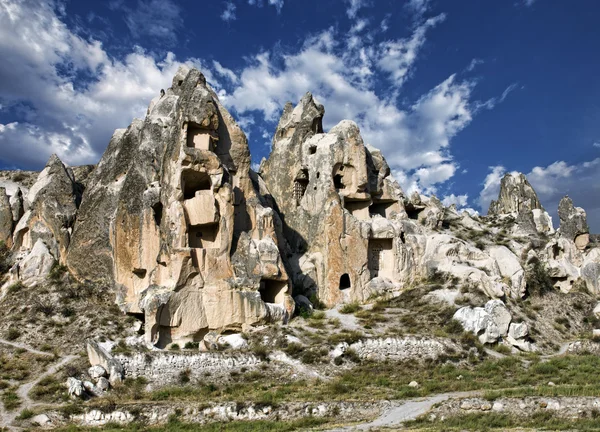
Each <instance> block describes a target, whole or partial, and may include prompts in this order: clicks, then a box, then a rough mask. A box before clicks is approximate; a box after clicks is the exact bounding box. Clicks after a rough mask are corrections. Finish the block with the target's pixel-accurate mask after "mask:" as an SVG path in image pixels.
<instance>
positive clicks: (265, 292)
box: [259, 279, 288, 305]
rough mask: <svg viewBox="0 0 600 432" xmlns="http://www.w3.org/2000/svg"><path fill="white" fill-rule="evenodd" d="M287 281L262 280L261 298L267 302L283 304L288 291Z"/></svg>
mask: <svg viewBox="0 0 600 432" xmlns="http://www.w3.org/2000/svg"><path fill="white" fill-rule="evenodd" d="M287 286H288V285H287V282H286V281H277V280H272V279H263V280H261V281H260V288H259V292H260V298H261V299H262V301H264V302H265V303H273V304H280V305H282V304H283V303H284V300H285V293H286V291H287Z"/></svg>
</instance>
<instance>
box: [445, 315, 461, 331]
mask: <svg viewBox="0 0 600 432" xmlns="http://www.w3.org/2000/svg"><path fill="white" fill-rule="evenodd" d="M444 329H445V330H446V332H447V333H449V334H456V335H459V334H462V332H463V331H464V328H463V326H462V324H461V323H460V321H457V320H455V319H451V320H450V321H448V324H446V326H445V327H444Z"/></svg>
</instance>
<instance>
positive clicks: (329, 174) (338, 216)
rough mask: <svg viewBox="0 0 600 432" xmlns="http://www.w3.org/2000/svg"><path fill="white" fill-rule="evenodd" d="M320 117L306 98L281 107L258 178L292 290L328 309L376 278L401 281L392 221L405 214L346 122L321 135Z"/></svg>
mask: <svg viewBox="0 0 600 432" xmlns="http://www.w3.org/2000/svg"><path fill="white" fill-rule="evenodd" d="M323 115H324V109H323V107H322V106H321V105H319V104H318V103H317V102H316V101H315V100H314V98H313V97H312V95H310V94H307V95H305V96H304V97H303V98H302V100H301V101H300V103H299V104H298V106H296V107H295V108H293V107H292V105H291V104H288V105H286V107H285V109H284V112H283V115H282V117H281V120H280V122H279V125H278V127H277V131H276V132H275V136H274V138H273V148H272V152H271V155H270V156H269V159H268V160H266V161H263V163H262V164H261V171H260V174H261V177H262V179H264V182H265V184H266V186H267V188H268V190H269V191H270V193H271V197H272V199H273V200H274V202H275V204H276V207H277V209H278V211H279V213H280V215H281V218H282V220H283V222H284V224H283V229H284V238H285V239H286V240H287V242H286V243H285V244H283V245H281V249H282V250H284V259H285V262H286V266H287V268H288V269H289V272H290V274H291V277H292V280H293V283H294V287H296V289H297V291H298V294H306V295H311V294H317V295H318V297H319V299H320V300H321V301H322V302H324V303H325V304H328V305H334V304H336V303H339V302H342V301H350V300H358V301H363V300H365V299H366V298H368V297H369V295H370V294H372V293H370V292H369V290H368V289H367V284H368V282H369V281H370V280H371V279H373V278H375V277H386V278H388V279H402V278H403V276H402V275H401V273H402V269H401V268H399V266H398V261H399V259H398V257H399V256H400V255H401V254H402V252H401V246H400V244H401V243H402V240H401V235H400V233H401V232H402V227H401V225H400V223H399V222H398V220H397V218H398V217H401V216H402V215H404V216H405V215H406V213H405V211H404V205H403V193H402V190H401V189H400V186H399V185H398V183H396V181H395V180H394V179H393V177H391V175H390V169H389V166H388V165H387V163H386V162H385V159H384V158H383V156H382V155H381V153H380V152H379V151H378V150H376V149H373V148H368V147H366V146H365V145H364V143H363V140H362V138H361V136H360V131H359V129H358V127H357V126H356V124H355V123H353V122H351V121H343V122H341V123H339V124H338V125H337V126H335V127H333V128H332V129H331V130H330V131H329V132H328V133H323V129H322V126H321V124H322V118H323ZM283 167H285V168H283Z"/></svg>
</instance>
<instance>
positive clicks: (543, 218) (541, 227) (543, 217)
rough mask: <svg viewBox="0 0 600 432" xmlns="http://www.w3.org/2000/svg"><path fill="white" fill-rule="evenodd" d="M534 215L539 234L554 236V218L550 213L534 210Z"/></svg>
mask: <svg viewBox="0 0 600 432" xmlns="http://www.w3.org/2000/svg"><path fill="white" fill-rule="evenodd" d="M532 213H533V220H534V222H535V227H536V229H537V232H539V233H542V234H547V235H552V234H554V232H555V231H554V225H553V224H552V217H551V216H550V215H549V214H548V212H545V211H543V210H542V209H533V210H532Z"/></svg>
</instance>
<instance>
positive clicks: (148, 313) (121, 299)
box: [0, 67, 600, 370]
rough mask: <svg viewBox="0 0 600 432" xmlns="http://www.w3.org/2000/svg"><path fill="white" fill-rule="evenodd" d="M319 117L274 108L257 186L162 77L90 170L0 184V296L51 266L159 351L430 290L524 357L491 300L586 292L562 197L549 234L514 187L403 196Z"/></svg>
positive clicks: (213, 119) (578, 227)
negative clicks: (538, 276) (481, 200)
mask: <svg viewBox="0 0 600 432" xmlns="http://www.w3.org/2000/svg"><path fill="white" fill-rule="evenodd" d="M324 115H325V109H324V108H323V106H321V105H319V104H318V103H317V102H316V101H315V99H314V98H313V97H312V95H311V94H306V95H305V96H304V97H303V98H302V100H301V101H300V103H299V104H298V105H297V106H296V107H294V106H292V105H291V104H287V105H286V106H285V108H284V110H283V114H282V117H281V120H280V122H279V124H278V127H277V130H276V132H275V135H274V137H273V148H272V151H271V154H270V156H269V158H268V159H266V160H263V162H262V163H261V168H260V174H257V173H255V172H253V171H252V170H251V169H250V153H249V149H248V142H247V139H246V136H245V135H244V133H243V131H242V130H241V129H240V127H239V126H238V125H237V124H236V123H235V121H234V120H233V118H232V116H231V115H230V114H229V113H228V112H227V110H226V109H225V108H224V107H223V106H222V105H221V103H220V102H219V100H218V98H217V96H216V94H215V93H214V92H213V90H212V89H211V88H210V87H209V86H208V85H207V84H206V80H205V78H204V76H203V75H202V74H201V73H200V72H199V71H198V70H196V69H188V68H185V67H183V68H180V69H179V70H178V72H177V74H176V76H175V77H174V79H173V83H172V87H171V88H169V89H168V90H167V91H165V92H164V93H161V94H160V96H157V97H156V98H155V99H154V100H152V102H151V103H150V106H149V108H148V111H147V115H146V117H145V119H144V120H139V119H136V120H134V121H133V122H132V124H131V125H130V126H129V127H128V128H127V129H122V130H117V131H115V133H114V135H113V137H112V139H111V141H110V143H109V145H108V148H107V150H106V152H105V154H104V155H103V157H102V159H101V161H100V162H99V164H98V165H97V166H96V167H95V168H93V167H89V166H86V167H76V168H70V167H67V166H66V165H64V164H63V163H62V162H61V161H60V160H59V159H58V158H57V157H56V156H53V157H52V158H51V159H50V161H49V162H48V164H47V166H46V167H45V169H44V170H43V171H42V172H41V173H40V174H39V175H38V176H37V179H36V180H35V181H34V180H33V178H32V177H33V176H32V175H30V174H27V175H25V176H23V175H22V174H21V173H13V174H7V173H1V172H0V240H1V241H4V242H5V244H6V245H8V246H10V247H12V260H13V263H14V265H13V267H12V269H11V271H10V275H9V277H8V278H7V280H6V282H5V283H4V287H7V286H8V285H9V284H11V283H14V282H16V281H22V282H23V283H24V284H25V285H28V286H31V285H33V284H36V283H38V282H40V281H42V280H43V278H44V277H45V276H46V275H47V274H48V273H49V272H50V270H51V268H52V267H53V266H54V265H55V264H56V263H61V264H63V265H66V266H68V268H69V270H70V272H71V273H72V275H74V276H75V277H76V278H77V279H79V280H80V281H91V282H99V283H100V282H101V283H103V284H104V285H103V286H106V289H110V290H114V293H115V296H116V302H117V304H118V305H119V306H120V307H121V309H122V310H123V311H124V312H127V313H129V314H132V315H134V316H136V317H138V318H140V319H141V320H143V321H144V327H143V328H144V330H143V331H144V334H145V341H146V342H147V343H148V344H152V345H155V346H157V347H159V348H163V347H166V346H168V345H169V344H171V343H179V344H181V343H186V342H192V341H193V342H203V344H201V346H204V347H205V348H206V347H208V348H210V347H212V346H217V345H218V343H217V341H218V340H219V339H220V338H222V336H221V335H222V334H223V333H226V332H228V331H230V330H232V331H240V330H242V329H246V328H248V326H253V325H259V324H263V323H269V322H286V320H287V319H288V318H289V317H290V316H291V314H292V313H293V312H294V307H295V306H294V300H293V299H292V295H293V296H295V298H296V302H297V303H298V305H299V309H302V310H305V311H310V310H311V309H312V307H313V305H312V304H311V300H313V301H314V300H315V299H317V300H319V301H320V302H322V303H324V304H326V305H327V306H330V307H331V306H335V305H338V304H340V303H344V302H351V301H359V302H363V301H367V300H368V299H370V298H373V297H375V296H393V295H396V294H398V293H399V292H400V291H402V290H407V289H410V288H411V287H412V286H413V285H414V284H417V283H420V282H421V281H423V280H427V279H429V280H431V279H435V278H437V277H440V276H441V277H445V278H447V279H446V280H457V281H459V282H460V284H461V285H462V286H464V287H466V288H468V289H469V290H478V291H480V292H481V293H484V294H485V295H486V296H487V297H488V298H490V299H492V302H491V303H488V305H486V307H485V308H480V309H481V310H480V309H478V308H475V309H470V308H469V309H465V310H463V311H462V312H461V314H462V315H461V314H459V316H458V318H460V319H461V322H463V324H464V325H465V326H466V327H468V328H470V329H472V330H474V331H475V332H476V333H477V334H478V335H480V336H482V337H484V339H485V341H487V342H491V341H495V340H497V339H498V338H499V337H502V338H503V339H504V340H506V341H508V342H509V343H510V344H511V345H512V346H516V347H518V348H519V349H526V348H527V345H526V343H527V342H526V340H525V339H524V338H525V337H526V333H527V332H526V329H523V328H522V326H521V327H519V325H512V324H511V323H510V316H508V318H506V316H504V315H503V314H502V307H503V306H502V307H501V306H500V305H501V304H502V301H501V300H500V299H503V298H505V297H512V298H514V299H518V298H522V297H523V296H525V295H526V294H527V292H528V289H529V288H531V287H530V286H528V284H530V282H529V280H528V276H527V275H528V274H530V273H531V271H532V269H533V270H536V271H541V272H544V275H545V278H543V279H544V280H543V283H547V284H549V285H550V284H551V285H552V286H554V287H555V288H557V289H560V290H562V291H565V292H567V291H569V290H571V289H573V288H574V287H576V286H579V285H580V284H584V285H585V286H587V288H588V289H589V290H590V291H592V292H593V293H600V249H599V248H597V247H592V246H593V244H592V245H590V246H588V241H589V229H588V227H587V222H586V220H585V212H584V211H583V210H582V209H579V208H575V207H574V206H573V203H572V202H571V200H570V199H568V198H565V199H563V201H561V205H560V209H559V216H560V220H561V225H560V229H559V231H558V234H557V233H555V232H554V229H553V227H552V220H551V218H550V216H549V215H548V214H547V213H546V212H545V211H544V209H543V207H542V206H541V203H540V201H539V199H538V197H537V195H536V193H535V191H534V190H533V188H532V187H531V185H530V184H529V182H528V181H527V179H526V178H525V176H524V175H522V174H516V175H513V174H507V175H506V176H505V177H504V178H503V179H502V182H501V188H500V193H499V197H498V200H497V201H494V202H493V203H492V205H491V206H490V215H488V216H484V217H479V216H473V215H470V214H468V213H466V212H463V213H460V214H459V212H458V211H457V210H456V207H455V206H451V207H448V208H446V207H445V206H444V205H443V204H442V202H441V201H440V200H439V199H437V198H436V197H435V196H431V197H427V196H424V195H421V194H419V193H418V192H413V193H411V194H410V196H406V195H405V194H404V192H403V191H402V189H401V188H400V186H399V185H398V183H397V182H396V181H395V180H394V178H393V176H392V175H391V174H390V167H389V166H388V164H387V162H386V160H385V158H384V157H383V155H382V154H381V152H380V151H379V150H377V149H375V148H373V147H371V146H369V145H366V144H365V143H364V142H363V139H362V137H361V134H360V130H359V128H358V126H357V125H356V124H355V123H353V122H352V121H348V120H344V121H342V122H340V123H339V124H338V125H336V126H334V127H333V128H332V129H331V130H329V131H327V132H326V131H324V130H323V126H322V121H323V116H324ZM23 179H24V180H23ZM17 180H19V181H17ZM84 189H85V191H84ZM82 194H83V195H82ZM540 269H541V270H540ZM548 288H549V287H548ZM0 295H1V293H0ZM490 323H493V325H492V324H490ZM513 324H514V323H513ZM481 331H483V333H481ZM480 333H481V334H480ZM236 343H237V342H236ZM107 370H108V369H107Z"/></svg>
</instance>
